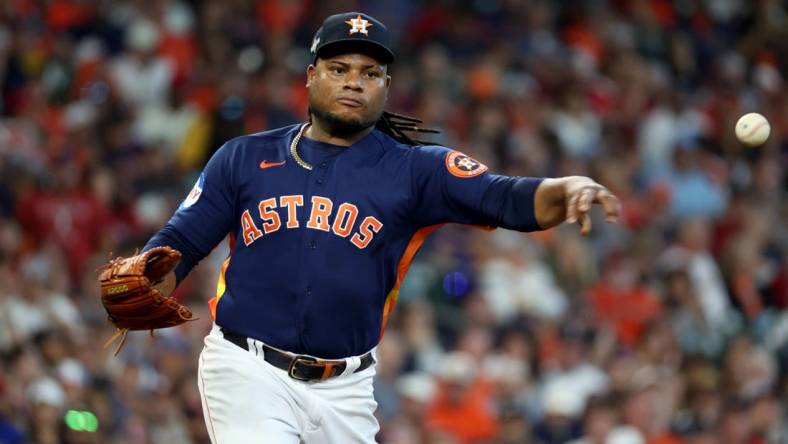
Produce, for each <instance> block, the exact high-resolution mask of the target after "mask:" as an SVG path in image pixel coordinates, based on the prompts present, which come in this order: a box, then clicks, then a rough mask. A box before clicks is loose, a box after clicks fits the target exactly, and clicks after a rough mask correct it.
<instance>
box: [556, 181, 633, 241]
mask: <svg viewBox="0 0 788 444" xmlns="http://www.w3.org/2000/svg"><path fill="white" fill-rule="evenodd" d="M594 203H599V204H600V205H602V208H603V209H604V212H605V220H606V221H607V222H617V221H618V219H619V217H620V216H621V203H620V202H619V200H618V198H617V197H616V196H614V195H613V194H612V193H611V192H610V191H608V189H607V188H604V187H602V186H598V187H586V188H582V189H581V190H579V191H578V192H576V193H574V194H573V195H571V196H570V197H569V202H568V203H567V217H566V221H567V222H568V223H575V222H579V224H580V234H582V235H583V236H586V235H588V233H590V232H591V216H590V214H589V213H590V211H591V207H592V206H593V204H594Z"/></svg>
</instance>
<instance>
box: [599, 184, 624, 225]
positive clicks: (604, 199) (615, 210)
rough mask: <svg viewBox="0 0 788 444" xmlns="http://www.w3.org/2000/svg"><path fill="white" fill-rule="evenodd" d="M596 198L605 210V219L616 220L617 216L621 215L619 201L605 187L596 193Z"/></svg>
mask: <svg viewBox="0 0 788 444" xmlns="http://www.w3.org/2000/svg"><path fill="white" fill-rule="evenodd" d="M597 200H598V201H599V203H600V204H602V208H603V209H604V211H605V220H606V221H608V222H618V218H619V217H620V216H621V202H619V200H618V198H617V197H616V196H614V195H613V194H612V193H611V192H610V191H608V190H606V189H605V190H602V191H600V192H599V193H597Z"/></svg>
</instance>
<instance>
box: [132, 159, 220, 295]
mask: <svg viewBox="0 0 788 444" xmlns="http://www.w3.org/2000/svg"><path fill="white" fill-rule="evenodd" d="M233 152H234V150H233V148H232V146H230V145H228V144H225V145H223V146H222V147H221V148H219V150H217V151H216V153H214V155H213V156H212V157H211V159H210V160H209V161H208V164H207V165H206V166H205V169H204V170H203V171H202V173H201V174H200V177H199V178H198V179H197V182H196V183H195V184H194V186H193V187H192V189H191V191H190V192H189V194H188V195H186V198H184V200H183V201H182V202H181V204H180V206H179V207H178V209H177V210H176V211H175V213H174V214H173V215H172V217H171V218H170V220H169V221H168V222H167V224H166V225H165V226H164V228H162V229H161V230H160V231H159V232H158V233H156V234H155V235H154V236H153V237H152V238H151V239H150V240H149V241H148V243H147V244H146V245H145V247H144V249H143V251H144V250H148V249H150V248H153V247H156V246H160V245H168V246H170V247H172V248H175V249H176V250H178V251H180V252H181V254H182V258H181V262H180V263H179V264H178V267H176V269H175V275H176V277H177V280H178V282H180V281H181V280H183V278H184V277H186V275H187V274H188V273H189V271H190V270H191V269H192V268H193V267H194V266H195V265H197V263H198V262H199V261H201V260H202V259H203V258H204V257H206V256H207V255H208V254H210V252H211V251H212V250H213V249H214V247H216V245H218V244H219V242H221V241H222V239H224V237H225V236H226V235H227V234H228V233H229V232H230V231H231V230H232V220H233V219H232V217H233V211H234V206H235V198H234V195H235V184H234V181H233V171H234V169H233V162H232V156H233Z"/></svg>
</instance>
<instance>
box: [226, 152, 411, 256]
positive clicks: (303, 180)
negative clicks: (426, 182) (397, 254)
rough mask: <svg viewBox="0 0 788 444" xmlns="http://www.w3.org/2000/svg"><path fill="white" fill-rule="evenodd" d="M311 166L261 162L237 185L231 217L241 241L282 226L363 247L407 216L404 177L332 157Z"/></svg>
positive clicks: (408, 190)
mask: <svg viewBox="0 0 788 444" xmlns="http://www.w3.org/2000/svg"><path fill="white" fill-rule="evenodd" d="M312 167H313V168H312V170H307V169H305V168H303V167H302V166H300V165H298V164H297V163H295V162H293V161H292V159H288V160H286V161H285V162H284V163H281V164H276V165H274V164H271V163H267V162H264V163H261V165H259V169H260V172H259V174H255V175H254V176H253V177H251V178H250V179H249V180H248V181H246V182H244V183H243V184H242V186H241V187H239V195H238V196H237V205H236V213H237V214H236V217H237V220H238V227H239V234H241V237H242V238H243V239H244V241H245V243H247V244H250V243H252V242H254V241H255V240H257V239H259V238H261V237H264V236H265V235H269V234H274V233H276V232H280V231H282V230H316V231H321V232H325V233H330V234H334V235H335V236H338V237H342V238H347V240H348V241H349V242H350V243H351V244H353V245H355V246H356V247H357V248H360V249H363V248H366V247H367V246H368V245H369V243H371V242H372V241H373V239H375V238H378V239H380V238H382V237H384V236H385V235H386V232H388V231H391V230H390V229H387V228H388V227H394V226H402V225H403V222H405V221H406V220H407V215H408V214H409V211H408V207H409V205H410V203H411V201H412V199H411V195H410V188H409V183H408V181H407V176H406V175H402V176H401V177H400V175H398V174H391V173H390V172H386V171H385V170H381V168H379V167H377V165H375V164H365V163H350V162H342V161H337V160H336V159H327V160H325V161H321V162H317V163H315V164H314V165H312Z"/></svg>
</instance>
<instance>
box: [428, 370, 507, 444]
mask: <svg viewBox="0 0 788 444" xmlns="http://www.w3.org/2000/svg"><path fill="white" fill-rule="evenodd" d="M448 391H449V389H448V388H447V387H446V386H441V388H440V391H439V392H438V395H437V396H436V398H435V401H434V402H433V404H432V405H431V406H430V407H429V408H428V410H427V415H426V417H427V427H428V428H429V429H431V430H441V431H444V432H448V433H450V434H452V435H454V437H455V438H456V439H457V441H458V443H460V444H470V443H474V442H478V441H487V440H491V439H494V438H495V437H496V436H497V435H498V423H497V422H496V418H495V411H494V410H493V408H492V406H493V391H492V387H491V386H490V385H489V384H487V383H485V382H484V381H482V380H479V379H477V380H476V381H474V382H473V383H472V384H471V385H470V386H469V387H468V388H467V389H465V391H464V392H463V393H462V394H461V395H460V399H459V400H458V402H452V400H451V399H449V393H448Z"/></svg>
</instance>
